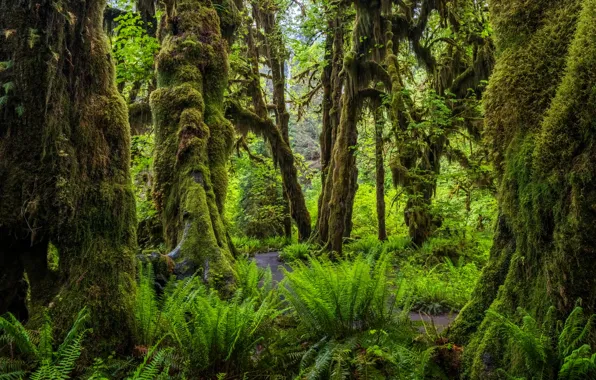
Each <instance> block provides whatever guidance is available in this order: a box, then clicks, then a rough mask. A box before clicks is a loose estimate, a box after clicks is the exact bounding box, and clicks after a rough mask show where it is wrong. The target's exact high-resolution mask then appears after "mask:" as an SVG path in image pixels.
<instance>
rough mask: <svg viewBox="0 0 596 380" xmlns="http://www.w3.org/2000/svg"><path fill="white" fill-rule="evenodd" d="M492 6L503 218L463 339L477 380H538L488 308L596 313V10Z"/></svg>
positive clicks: (489, 100)
mask: <svg viewBox="0 0 596 380" xmlns="http://www.w3.org/2000/svg"><path fill="white" fill-rule="evenodd" d="M490 6H491V12H492V19H493V22H494V27H495V32H496V35H497V46H498V50H499V55H498V59H497V65H496V67H495V71H494V74H493V75H492V77H491V81H490V85H489V89H488V90H487V94H486V121H487V133H488V134H489V140H490V142H491V147H492V151H493V157H494V160H495V168H496V172H497V174H498V180H499V205H500V217H499V225H498V228H497V234H496V236H495V243H494V247H493V249H492V251H491V257H490V261H489V264H488V266H487V267H486V269H485V270H484V271H483V274H482V277H481V279H480V281H479V283H478V285H477V288H476V291H475V292H474V294H473V298H472V301H471V302H470V303H469V304H468V305H467V306H466V307H465V309H464V310H462V313H461V315H460V317H459V318H458V320H457V323H456V326H455V331H454V338H455V339H456V340H457V341H459V342H462V343H466V342H467V343H468V345H467V347H466V353H467V354H466V359H467V360H466V363H467V365H468V366H467V369H468V372H467V375H468V377H470V378H474V379H480V378H484V379H486V378H497V374H496V369H497V368H504V369H506V370H508V371H509V372H511V373H513V374H520V375H524V376H530V375H534V374H528V373H527V369H525V365H524V361H523V360H518V359H517V360H516V358H515V355H512V354H511V353H510V347H511V344H512V339H513V338H512V337H511V336H507V335H506V334H502V330H501V329H500V328H499V323H498V321H497V320H496V319H495V318H491V317H490V316H485V315H484V310H485V309H486V308H490V309H491V310H493V311H496V312H498V313H500V314H503V315H505V316H507V317H509V318H512V319H514V320H515V319H516V318H518V317H517V316H516V314H515V311H516V308H517V307H518V306H519V307H522V308H524V309H525V310H527V312H528V313H529V314H530V315H531V316H532V317H533V318H535V319H536V320H537V321H538V323H542V322H543V321H544V320H545V319H546V316H547V312H548V309H549V307H551V306H553V307H555V309H556V312H557V317H559V319H565V317H566V316H567V315H568V314H569V312H570V311H571V310H572V309H573V307H574V305H575V302H576V300H577V299H578V298H582V299H583V306H584V308H585V311H586V312H587V313H590V314H591V313H594V312H596V277H595V276H594V273H596V248H595V247H596V208H595V206H594V205H595V204H596V166H595V165H594V162H595V160H596V131H595V130H594V123H595V121H596V111H595V110H596V97H595V96H594V86H595V85H596V18H595V17H594V14H596V1H594V0H586V1H578V0H565V1H558V2H551V1H536V2H531V3H528V2H527V1H522V0H514V1H512V0H508V1H504V0H493V1H491V2H490ZM555 338H556V337H555ZM555 341H556V340H555ZM591 343H592V344H593V343H594V342H591ZM592 347H593V345H592ZM559 364H560V363H558V362H557V361H553V362H548V363H546V364H545V368H546V369H545V373H544V377H543V378H556V375H557V370H558V368H557V365H559Z"/></svg>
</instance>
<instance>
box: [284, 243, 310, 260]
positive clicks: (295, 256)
mask: <svg viewBox="0 0 596 380" xmlns="http://www.w3.org/2000/svg"><path fill="white" fill-rule="evenodd" d="M312 249H313V247H312V246H311V245H310V244H307V243H296V244H290V245H288V246H285V247H284V248H283V249H282V251H281V253H280V254H279V258H280V259H281V260H283V261H285V262H292V261H295V260H305V259H306V258H307V257H308V254H309V253H310V252H311V250H312Z"/></svg>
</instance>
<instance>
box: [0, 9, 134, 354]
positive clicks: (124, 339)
mask: <svg viewBox="0 0 596 380" xmlns="http://www.w3.org/2000/svg"><path fill="white" fill-rule="evenodd" d="M104 8H105V1H102V0H93V1H87V2H80V1H74V0H69V1H64V2H62V5H61V8H59V7H57V6H56V5H55V4H54V3H53V2H42V3H39V4H35V3H31V4H30V3H28V2H14V1H13V2H2V3H1V4H0V30H2V31H3V34H2V36H1V37H0V61H1V63H0V82H1V83H3V85H4V86H3V88H4V90H3V92H0V98H2V99H3V101H2V102H0V104H2V106H0V261H2V262H3V263H7V264H9V265H7V266H4V265H2V266H0V279H1V280H0V281H4V280H5V279H7V277H6V276H5V274H6V273H11V277H10V278H9V282H12V284H6V283H2V284H0V292H4V291H6V286H7V285H8V286H15V285H18V283H16V284H15V281H19V282H21V283H22V281H21V279H22V275H23V270H24V271H25V272H26V274H27V278H28V281H29V284H30V290H31V306H32V308H30V311H32V314H31V317H33V318H35V317H38V316H39V314H40V308H41V307H44V306H48V305H49V306H50V309H49V310H50V313H51V314H52V317H53V321H54V325H55V327H56V329H57V331H59V332H64V330H65V329H66V328H68V327H69V326H70V324H71V323H72V321H73V319H74V317H75V316H76V314H77V313H78V311H79V310H81V309H82V308H83V307H84V306H87V307H88V308H89V309H90V311H91V315H92V327H93V331H94V334H95V335H96V336H97V338H98V339H100V338H101V342H102V343H101V344H98V345H96V346H95V348H94V350H95V349H97V350H102V349H106V346H107V347H109V348H107V349H108V350H109V349H114V348H121V349H123V348H126V347H127V346H128V345H129V344H130V343H131V339H130V338H131V331H132V326H131V322H132V321H131V306H132V300H133V297H134V294H135V290H134V289H135V281H134V268H135V265H134V248H135V240H136V239H135V226H136V220H135V206H134V198H133V193H132V189H131V181H130V173H129V166H130V136H129V135H130V132H129V125H128V115H127V111H126V104H125V103H124V100H123V99H122V98H121V96H120V95H119V93H118V91H117V89H116V87H115V85H114V67H113V63H112V62H111V58H110V50H109V47H108V44H107V41H106V39H105V36H104V32H103V29H102V18H103V10H104ZM50 243H52V244H53V246H54V247H55V248H56V252H54V254H56V255H58V258H59V264H58V269H57V270H51V269H50V268H49V266H48V259H47V258H48V246H49V244H50ZM4 294H5V293H4ZM4 294H3V297H4ZM7 303H8V304H10V303H11V302H10V301H9V300H7V299H3V300H2V302H0V307H1V308H2V309H0V314H2V313H3V312H4V311H6V304H7ZM9 309H11V310H14V309H15V305H12V306H10V305H9ZM17 309H18V308H17Z"/></svg>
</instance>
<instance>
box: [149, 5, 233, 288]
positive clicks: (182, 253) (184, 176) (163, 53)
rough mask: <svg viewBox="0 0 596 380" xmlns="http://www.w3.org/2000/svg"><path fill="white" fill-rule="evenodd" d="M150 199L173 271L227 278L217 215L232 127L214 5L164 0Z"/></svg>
mask: <svg viewBox="0 0 596 380" xmlns="http://www.w3.org/2000/svg"><path fill="white" fill-rule="evenodd" d="M158 38H159V40H160V41H161V50H160V52H159V54H158V56H157V59H156V66H157V89H156V90H155V91H154V92H153V93H152V94H151V99H150V103H151V110H152V113H153V122H154V124H155V127H156V135H155V143H156V150H155V175H156V181H155V186H154V191H153V196H154V199H155V201H156V203H157V207H158V211H159V212H160V215H161V218H162V221H163V226H164V234H165V239H166V242H167V244H168V245H169V246H170V249H172V253H171V254H170V256H171V257H172V258H173V259H175V261H176V263H177V264H176V269H175V272H176V274H177V275H179V276H187V275H191V274H193V273H195V272H197V271H201V273H202V275H203V276H204V278H205V279H208V281H209V282H212V283H213V282H227V281H228V280H230V279H231V278H232V274H233V273H232V271H233V269H232V265H231V264H232V262H233V256H232V254H231V249H230V244H231V242H230V241H229V239H228V235H227V233H226V228H225V223H224V219H223V215H224V205H225V198H226V190H227V186H228V178H227V167H226V164H227V161H228V158H229V155H230V153H231V151H232V148H233V142H234V128H233V127H232V125H231V124H230V122H229V121H228V120H226V118H225V117H224V106H223V96H224V91H225V89H226V87H227V81H228V60H227V54H228V53H227V51H228V45H227V42H226V40H225V39H224V38H223V37H222V35H221V30H220V19H219V16H218V15H217V12H216V10H215V8H214V7H213V4H212V3H211V2H210V1H208V0H207V1H203V0H182V1H177V2H176V4H174V2H169V3H168V6H167V12H165V13H164V15H163V17H162V20H161V21H160V26H159V31H158Z"/></svg>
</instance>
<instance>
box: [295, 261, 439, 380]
mask: <svg viewBox="0 0 596 380" xmlns="http://www.w3.org/2000/svg"><path fill="white" fill-rule="evenodd" d="M388 269H389V267H388V256H387V255H381V256H380V257H379V260H377V261H376V262H375V263H374V264H372V263H370V261H369V260H367V259H366V258H364V257H362V256H360V257H358V258H356V259H355V260H354V261H353V262H351V261H340V262H338V263H333V262H331V261H329V260H327V259H315V258H311V259H310V260H309V263H308V264H304V263H301V262H296V263H294V265H293V271H292V272H287V273H286V276H287V279H286V280H285V283H284V284H283V287H284V288H283V295H284V297H285V298H286V300H287V301H288V303H289V304H290V306H291V310H292V311H293V315H294V317H295V318H296V319H297V323H298V327H297V330H296V332H295V333H296V336H297V338H298V339H299V342H300V347H301V348H302V349H301V350H298V351H297V352H295V353H294V354H293V355H292V357H293V358H294V359H295V360H297V361H298V363H299V376H300V377H301V378H308V379H348V378H354V377H356V378H360V377H362V378H369V379H375V378H378V379H384V378H393V379H401V378H404V379H405V378H408V379H411V378H423V375H422V373H424V372H425V371H426V367H427V365H428V364H429V359H430V354H428V355H426V356H425V355H423V352H425V347H422V346H415V345H413V344H412V341H413V337H414V334H415V331H414V330H413V328H412V325H411V323H410V321H409V318H408V315H407V312H405V311H398V310H397V309H396V308H395V304H396V299H398V298H400V297H401V294H400V290H399V289H400V287H399V286H397V285H396V284H393V283H392V282H391V281H390V280H389V278H388ZM416 374H419V375H420V376H418V375H416Z"/></svg>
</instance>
